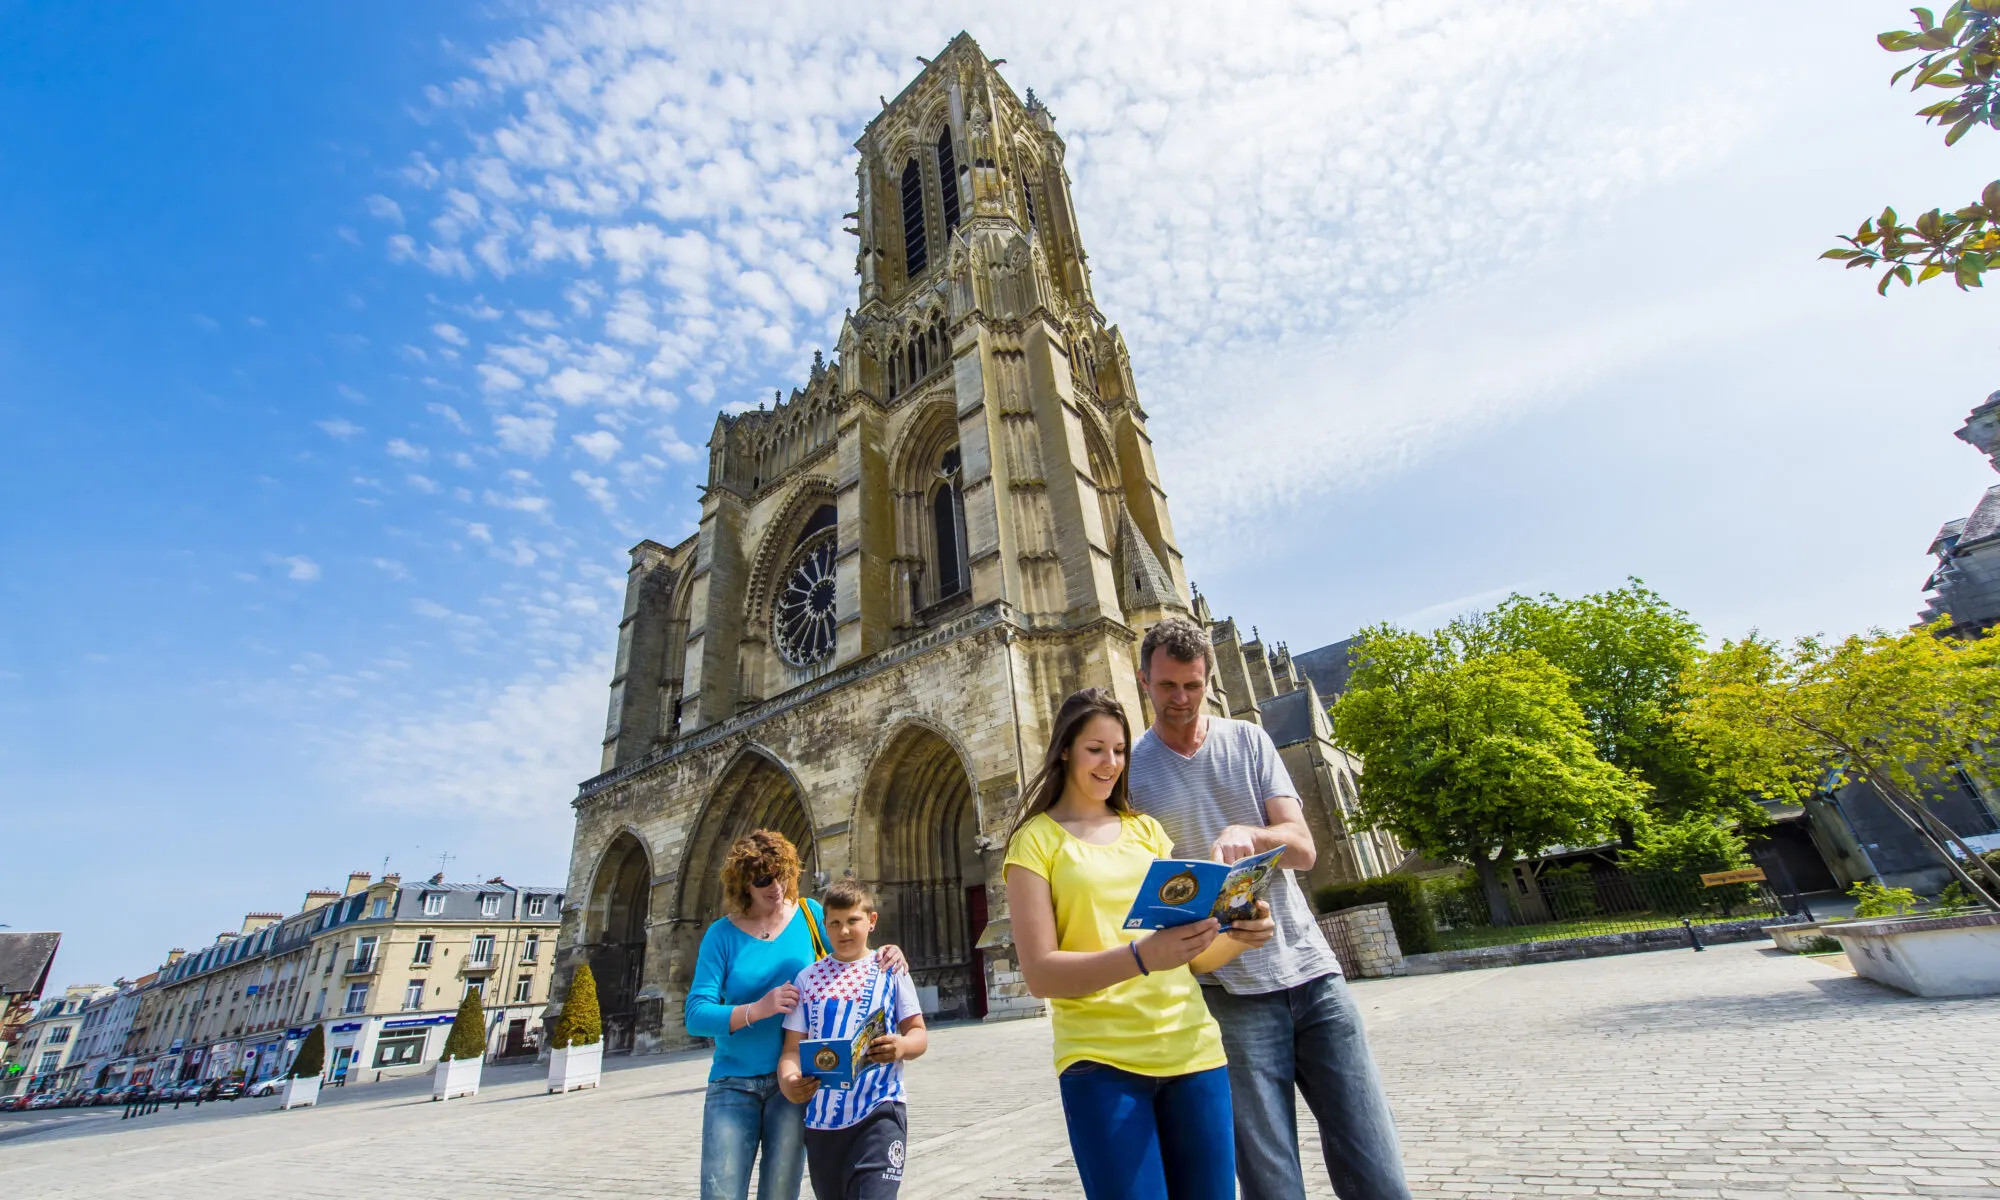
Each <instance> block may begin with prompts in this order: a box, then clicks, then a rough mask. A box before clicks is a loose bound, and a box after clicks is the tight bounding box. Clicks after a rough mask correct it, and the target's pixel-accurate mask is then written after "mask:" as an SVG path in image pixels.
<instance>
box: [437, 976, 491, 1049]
mask: <svg viewBox="0 0 2000 1200" xmlns="http://www.w3.org/2000/svg"><path fill="white" fill-rule="evenodd" d="M438 1057H440V1058H484V1057H486V1009H485V1007H484V1006H483V1005H481V1003H480V1001H479V993H478V992H477V991H475V990H473V989H471V988H467V989H466V992H465V999H463V1000H461V1001H459V1004H458V1015H457V1016H455V1017H453V1018H452V1019H451V1036H450V1037H447V1038H445V1040H444V1053H443V1054H441V1055H439V1056H438Z"/></svg>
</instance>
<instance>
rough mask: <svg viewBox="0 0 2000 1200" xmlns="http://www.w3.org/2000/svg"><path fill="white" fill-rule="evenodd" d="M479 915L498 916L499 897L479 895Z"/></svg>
mask: <svg viewBox="0 0 2000 1200" xmlns="http://www.w3.org/2000/svg"><path fill="white" fill-rule="evenodd" d="M479 915H480V916H482V917H497V916H499V915H500V897H498V896H481V897H480V898H479Z"/></svg>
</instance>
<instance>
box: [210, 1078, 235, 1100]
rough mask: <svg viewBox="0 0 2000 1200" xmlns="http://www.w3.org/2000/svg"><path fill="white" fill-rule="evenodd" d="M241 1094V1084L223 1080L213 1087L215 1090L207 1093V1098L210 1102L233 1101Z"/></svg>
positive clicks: (231, 1080)
mask: <svg viewBox="0 0 2000 1200" xmlns="http://www.w3.org/2000/svg"><path fill="white" fill-rule="evenodd" d="M242 1094H243V1084H242V1082H241V1081H239V1080H235V1079H225V1080H223V1081H222V1082H220V1083H218V1084H216V1085H215V1090H214V1091H213V1092H211V1093H209V1097H208V1098H209V1099H211V1100H234V1099H236V1098H237V1097H238V1096H241V1095H242Z"/></svg>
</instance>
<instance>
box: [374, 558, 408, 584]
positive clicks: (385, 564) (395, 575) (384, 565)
mask: <svg viewBox="0 0 2000 1200" xmlns="http://www.w3.org/2000/svg"><path fill="white" fill-rule="evenodd" d="M373 561H374V564H375V569H376V570H378V571H380V572H382V573H383V574H384V575H387V576H388V577H389V578H391V579H408V578H409V577H410V571H409V568H407V567H405V566H404V565H403V564H402V563H399V562H397V561H396V560H395V559H393V558H377V559H374V560H373Z"/></svg>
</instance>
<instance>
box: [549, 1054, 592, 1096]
mask: <svg viewBox="0 0 2000 1200" xmlns="http://www.w3.org/2000/svg"><path fill="white" fill-rule="evenodd" d="M602 1074H604V1043H603V1042H592V1043H591V1044H590V1045H588V1046H565V1047H563V1048H562V1049H560V1050H551V1051H549V1090H550V1091H552V1092H569V1091H575V1090H576V1089H577V1088H587V1087H588V1088H594V1087H596V1086H597V1080H598V1077H599V1076H601V1075H602Z"/></svg>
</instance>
